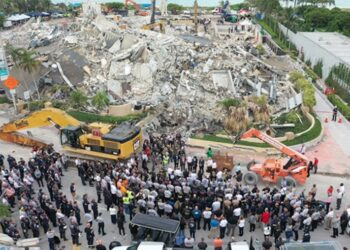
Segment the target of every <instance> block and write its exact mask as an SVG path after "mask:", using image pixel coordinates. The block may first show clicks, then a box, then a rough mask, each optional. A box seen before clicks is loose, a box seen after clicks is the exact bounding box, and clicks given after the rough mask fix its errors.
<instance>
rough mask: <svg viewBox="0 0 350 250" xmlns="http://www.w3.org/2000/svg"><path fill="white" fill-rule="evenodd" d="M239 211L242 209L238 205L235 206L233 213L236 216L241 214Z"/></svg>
mask: <svg viewBox="0 0 350 250" xmlns="http://www.w3.org/2000/svg"><path fill="white" fill-rule="evenodd" d="M241 211H242V209H241V208H240V207H236V208H235V209H234V210H233V215H234V216H236V217H240V216H241Z"/></svg>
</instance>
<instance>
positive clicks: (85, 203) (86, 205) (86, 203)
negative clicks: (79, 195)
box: [83, 194, 90, 214]
mask: <svg viewBox="0 0 350 250" xmlns="http://www.w3.org/2000/svg"><path fill="white" fill-rule="evenodd" d="M89 205H90V202H89V200H88V196H87V194H84V196H83V208H84V213H85V214H87V213H90V209H89Z"/></svg>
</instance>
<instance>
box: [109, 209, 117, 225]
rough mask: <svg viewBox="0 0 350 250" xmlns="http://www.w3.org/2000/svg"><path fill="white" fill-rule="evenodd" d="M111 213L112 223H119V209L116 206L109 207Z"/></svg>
mask: <svg viewBox="0 0 350 250" xmlns="http://www.w3.org/2000/svg"><path fill="white" fill-rule="evenodd" d="M109 214H110V215H111V222H112V224H117V209H115V207H114V206H111V207H110V208H109Z"/></svg>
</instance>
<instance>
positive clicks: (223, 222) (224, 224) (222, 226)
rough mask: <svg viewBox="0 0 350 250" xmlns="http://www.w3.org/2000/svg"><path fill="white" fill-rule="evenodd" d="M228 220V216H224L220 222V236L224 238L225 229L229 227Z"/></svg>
mask: <svg viewBox="0 0 350 250" xmlns="http://www.w3.org/2000/svg"><path fill="white" fill-rule="evenodd" d="M227 224H228V221H227V220H226V218H225V217H224V218H223V219H221V221H220V223H219V227H220V238H221V239H223V238H224V237H225V231H226V227H227Z"/></svg>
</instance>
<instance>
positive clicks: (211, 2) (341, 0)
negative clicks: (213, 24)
mask: <svg viewBox="0 0 350 250" xmlns="http://www.w3.org/2000/svg"><path fill="white" fill-rule="evenodd" d="M87 1H90V0H52V2H53V3H84V2H87ZM92 1H94V2H100V3H105V2H124V1H123V0H92ZM135 2H137V3H151V0H135ZM157 2H158V3H157V5H158V4H159V2H160V1H159V0H158V1H157ZM220 2H221V1H220V0H198V4H199V6H208V7H209V6H210V7H212V6H217V5H219V3H220ZM241 2H243V0H231V1H230V3H231V4H235V3H241ZM168 3H176V4H180V5H183V6H193V3H194V0H190V1H189V0H168ZM335 5H336V6H337V7H339V8H350V0H335Z"/></svg>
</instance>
